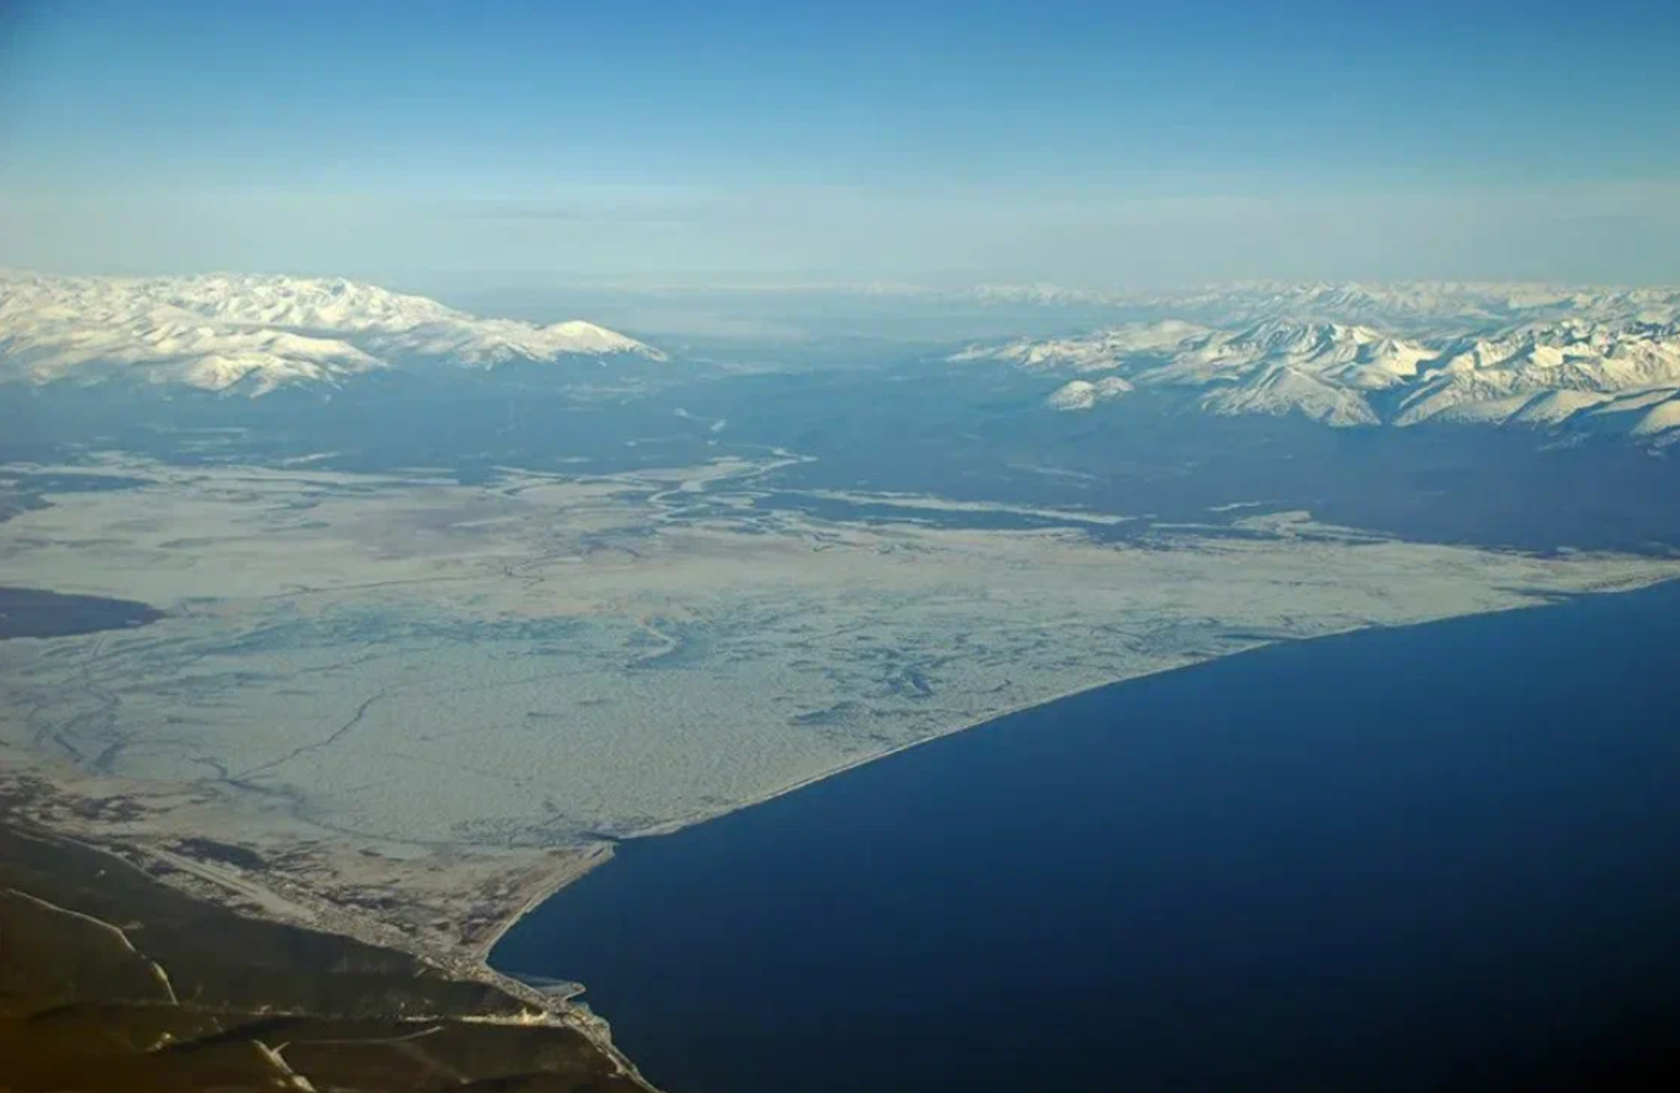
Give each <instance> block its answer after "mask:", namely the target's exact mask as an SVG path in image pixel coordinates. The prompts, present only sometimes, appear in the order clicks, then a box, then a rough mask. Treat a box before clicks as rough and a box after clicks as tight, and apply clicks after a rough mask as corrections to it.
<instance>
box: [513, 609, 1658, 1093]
mask: <svg viewBox="0 0 1680 1093" xmlns="http://www.w3.org/2000/svg"><path fill="white" fill-rule="evenodd" d="M493 959H494V963H495V965H496V966H497V967H499V968H502V969H505V970H509V971H515V972H528V973H537V974H542V975H547V976H553V977H560V978H568V979H577V980H581V981H582V982H584V983H586V984H588V986H589V993H588V995H587V996H586V998H587V1000H588V1001H589V1002H590V1003H591V1004H592V1005H593V1006H594V1007H595V1009H596V1010H597V1011H598V1012H600V1013H602V1014H603V1015H604V1016H606V1017H607V1018H608V1019H609V1020H610V1021H611V1023H612V1026H613V1031H614V1037H615V1039H616V1040H617V1042H618V1043H619V1044H620V1046H622V1047H623V1048H624V1049H625V1050H626V1051H627V1052H628V1053H629V1054H630V1055H631V1057H632V1058H634V1059H636V1060H637V1062H638V1063H639V1064H640V1065H641V1067H642V1069H643V1071H644V1073H645V1074H647V1076H648V1077H649V1078H650V1079H651V1080H653V1081H654V1082H655V1083H657V1084H660V1085H661V1086H662V1087H664V1088H665V1089H667V1090H669V1091H670V1093H769V1091H772V1090H773V1091H776V1093H790V1091H793V1093H828V1091H834V1093H839V1091H845V1093H858V1091H896V1090H963V1091H992V1090H997V1091H1005V1090H1007V1091H1010V1093H1048V1091H1059V1090H1081V1091H1084V1090H1107V1089H1139V1090H1243V1091H1249V1090H1283V1089H1288V1090H1306V1089H1311V1090H1426V1089H1429V1090H1435V1089H1535V1088H1580V1089H1588V1088H1611V1087H1626V1086H1628V1085H1631V1084H1633V1083H1634V1077H1635V1075H1639V1074H1641V1073H1643V1074H1646V1075H1648V1074H1650V1073H1651V1072H1652V1070H1653V1069H1654V1068H1659V1067H1661V1068H1667V1070H1668V1072H1669V1074H1670V1075H1671V1076H1672V1075H1673V1074H1674V1073H1675V1072H1676V1071H1675V1064H1676V1061H1677V1060H1676V1055H1675V1051H1676V1049H1675V1048H1673V1047H1670V1046H1668V1045H1669V1044H1671V1043H1673V1042H1675V1041H1676V1040H1677V1039H1680V1037H1677V1036H1676V1035H1675V1030H1677V1029H1680V1024H1677V1023H1676V1022H1677V1021H1680V584H1677V585H1669V586H1663V587H1659V588H1655V589H1650V590H1646V591H1643V592H1639V593H1634V594H1629V595H1622V596H1608V597H1599V598H1591V599H1585V600H1579V601H1576V602H1573V603H1570V604H1567V605H1563V606H1558V607H1549V608H1544V609H1540V610H1532V611H1524V612H1516V613H1510V614H1505V615H1496V616H1486V617H1481V618H1471V619H1461V620H1455V621H1451V622H1444V623H1437V624H1432V625H1427V626H1420V627H1412V628H1406V629H1395V630H1387V631H1376V632H1367V633H1363V634H1355V635H1349V636H1345V637H1337V638H1330V639H1324V640H1320V641H1313V642H1304V643H1298V644H1293V645H1286V646H1279V647H1274V648H1271V649H1265V650H1260V651H1257V652H1254V653H1250V654H1245V655H1242V656H1237V657H1231V658H1228V659H1225V660H1222V661H1218V662H1214V663H1210V664H1204V665H1201V666H1198V667H1195V668H1190V669H1185V670H1182V671H1177V672H1171V673H1167V674H1163V675H1159V676H1154V677H1151V678H1148V679H1143V680H1137V681H1133V682H1129V683H1124V684H1118V685H1115V686H1112V687H1108V688H1104V689H1102V690H1099V691H1094V692H1090V693H1087V694H1085V695H1081V696H1077V697H1074V698H1070V699H1066V700H1063V701H1060V702H1055V703H1051V704H1049V705H1046V706H1042V707H1039V708H1037V709H1033V710H1029V711H1026V712H1024V713H1020V714H1016V715H1013V716H1010V717H1005V718H1001V719H999V720H997V721H995V722H992V723H990V724H988V725H985V726H982V727H980V728H978V729H974V730H971V731H969V732H966V733H961V734H958V735H956V736H952V737H949V738H946V739H944V740H940V741H937V742H935V743H932V744H929V745H926V746H924V747H921V748H916V749H913V750H911V751H908V752H904V753H901V754H899V755H896V756H893V757H890V758H888V759H885V760H882V761H880V762H877V763H873V764H869V765H866V766H864V767H861V768H858V769H856V770H854V771H851V772H848V773H846V774H843V775H840V776H838V777H835V778H833V779H830V780H828V781H825V782H822V783H819V784H817V785H814V786H811V787H809V788H807V789H804V790H801V791H799V792H797V793H794V794H791V795H789V796H787V797H783V798H780V799H778V800H775V801H771V802H769V803H766V804H764V805H760V806H758V807H755V808H752V809H748V810H746V811H743V812H739V813H735V814H733V815H730V816H726V817H723V818H722V819H719V820H716V821H713V822H710V823H706V824H702V825H700V826H697V827H694V828H690V829H688V830H686V831H682V832H679V833H677V834H675V835H671V836H667V837H662V838H656V839H645V840H636V841H632V842H629V843H627V844H625V845H623V846H622V847H620V850H619V854H618V856H617V858H616V859H615V860H614V861H613V862H611V863H610V864H609V865H607V866H606V867H604V868H602V869H600V870H598V871H596V872H595V873H593V874H590V875H589V876H586V877H585V878H583V879H582V880H581V881H579V882H578V883H577V884H575V885H573V886H571V887H569V888H567V889H565V890H563V891H561V892H560V893H558V894H557V895H556V896H554V897H553V898H552V899H551V900H550V901H549V902H548V903H546V904H544V905H543V906H542V907H540V908H539V909H538V910H536V911H535V912H534V913H532V914H531V915H529V916H528V917H527V918H526V919H525V920H524V921H522V922H521V923H520V924H519V925H518V926H517V927H516V928H515V929H514V930H513V931H512V932H510V933H509V934H508V935H507V937H506V939H505V940H504V941H503V942H502V943H501V945H500V946H499V947H498V948H497V950H496V952H495V954H494V958H493ZM1677 1087H1680V1086H1677Z"/></svg>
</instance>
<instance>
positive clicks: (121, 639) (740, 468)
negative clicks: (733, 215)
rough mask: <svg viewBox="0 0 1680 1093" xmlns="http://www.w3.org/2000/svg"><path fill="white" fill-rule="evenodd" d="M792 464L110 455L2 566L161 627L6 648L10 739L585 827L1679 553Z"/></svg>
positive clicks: (223, 789)
mask: <svg viewBox="0 0 1680 1093" xmlns="http://www.w3.org/2000/svg"><path fill="white" fill-rule="evenodd" d="M796 458H797V457H796V456H793V455H788V454H781V455H777V456H766V457H765V458H764V459H763V460H759V461H750V460H747V459H743V458H732V459H725V460H719V461H717V462H714V463H708V464H704V465H699V466H692V467H672V468H668V469H665V470H655V471H638V472H635V473H628V474H618V475H594V476H589V475H578V476H561V475H552V474H534V473H525V472H517V471H509V472H507V473H506V475H505V476H504V477H503V478H502V479H501V480H499V481H497V482H495V483H493V484H491V485H487V486H462V485H457V484H453V483H451V482H447V481H444V480H439V479H431V478H427V477H425V476H423V475H396V474H393V475H388V476H367V475H349V474H341V473H329V472H325V471H318V470H313V469H311V468H309V467H308V466H301V467H291V468H268V469H260V468H244V467H231V466H229V467H218V468H205V467H197V468H190V469H179V468H170V467H166V466H161V465H157V464H152V463H147V462H143V461H140V460H137V459H133V458H129V457H119V458H114V459H113V460H112V461H111V462H110V463H109V464H108V465H106V466H105V467H104V468H103V469H106V470H109V471H112V472H119V473H121V474H123V475H128V476H135V477H139V478H142V479H145V480H146V482H147V483H148V484H147V485H145V486H143V487H141V488H138V489H128V490H120V491H112V492H88V493H76V494H64V495H59V496H56V497H54V498H53V499H52V501H53V503H52V506H51V507H47V508H42V509H38V510H36V511H32V512H26V513H22V514H20V515H18V516H16V517H14V518H13V519H12V520H10V521H9V522H8V523H7V524H6V525H5V527H6V532H7V534H6V536H5V538H4V539H3V540H0V585H5V584H15V585H26V586H32V587H44V588H53V589H56V590H58V591H63V592H84V593H94V594H104V595H114V596H121V597H126V598H133V599H140V600H144V601H146V602H148V603H151V604H154V605H157V606H160V607H164V608H167V609H168V610H169V611H170V612H171V614H170V615H169V617H167V618H165V619H164V620H162V621H160V622H157V623H154V624H152V625H150V626H147V627H144V628H142V629H138V630H132V631H117V632H107V633H101V634H93V635H87V636H83V637H74V638H60V639H53V640H34V639H19V640H10V641H6V642H0V680H4V695H5V699H4V701H5V706H6V716H5V717H4V718H0V725H3V728H0V742H3V743H4V744H5V745H7V747H6V749H5V750H6V754H7V755H9V756H13V757H17V756H20V755H24V754H37V755H39V756H41V757H42V759H43V761H52V762H63V761H66V760H68V761H71V762H73V763H74V764H76V765H77V766H78V767H79V768H80V769H82V770H83V771H85V772H86V773H87V774H88V775H90V776H97V777H101V778H115V779H128V780H130V781H134V780H140V781H145V782H149V783H152V784H165V785H183V786H190V787H192V790H193V792H195V793H198V794H203V795H211V796H214V797H215V798H216V799H219V800H222V801H225V802H226V803H227V804H228V805H229V806H230V807H231V810H232V811H233V812H235V813H242V814H256V813H263V812H265V811H266V812H267V813H268V814H271V815H272V814H273V813H274V812H275V810H276V809H280V810H283V811H284V812H285V813H286V814H287V815H286V820H287V822H288V823H290V824H294V825H299V824H301V825H302V826H301V829H303V830H307V831H313V832H315V834H316V836H317V837H319V838H321V839H324V840H329V841H333V840H336V841H339V842H342V841H344V840H351V841H354V840H374V841H378V842H380V843H381V844H383V845H390V844H408V845H412V846H413V847H415V848H416V849H417V850H425V851H426V852H432V851H435V850H437V849H438V848H446V849H448V850H449V852H451V853H457V852H471V851H475V850H477V851H483V852H499V851H501V850H505V849H506V848H508V847H520V846H527V847H528V846H577V845H580V844H585V843H588V842H590V841H591V840H592V839H595V838H597V837H598V836H599V835H600V834H602V833H609V834H628V833H634V832H645V831H652V830H658V829H661V828H663V827H668V826H670V825H674V824H681V823H685V822H689V821H692V820H694V819H697V818H700V817H704V816H708V815H713V814H716V813H719V812H722V811H726V810H729V809H731V808H734V807H737V806H739V805H741V804H743V803H745V802H749V801H753V800H756V799H759V798H762V797H764V796H766V795H769V794H773V793H776V792H779V791H781V790H784V789H786V788H788V787H791V786H794V785H797V784H800V783H802V782H805V781H808V780H810V779H813V778H818V777H821V776H823V775H825V774H827V773H831V772H833V771H835V770H837V769H839V768H842V767H844V766H847V765H849V764H852V763H856V762H859V761H862V760H864V759H867V758H870V757H872V756H877V755H880V754H883V753H885V752H887V751H890V750H892V749H894V748H898V747H902V746H905V745H909V744H912V743H915V742H917V741H920V740H925V739H928V738H931V737H934V736H937V735H939V734H942V733H948V732H951V731H954V730H957V729H960V728H963V727H965V726H967V725H971V724H974V723H976V722H978V721H982V720H985V719H988V718H990V717H993V716H995V715H997V714H1000V713H1002V712H1005V711H1007V710H1011V709H1015V708H1019V707H1022V706H1026V705H1031V704H1034V703H1038V702H1043V701H1045V700H1047V699H1050V698H1052V697H1055V696H1057V695H1061V694H1065V693H1068V692H1071V691H1075V690H1078V689H1081V688H1086V687H1091V686H1095V685H1098V684H1102V683H1106V682H1109V681H1113V680H1117V679H1124V678H1128V677H1132V676H1137V675H1141V674H1144V673H1148V672H1154V671H1160V670H1162V669H1166V668H1171V667H1175V666H1179V665H1184V664H1189V663H1193V662H1195V661H1199V660H1204V659H1207V658H1210V657H1216V656H1220V655H1224V654H1228V653H1231V652H1235V651H1237V650H1239V649H1242V648H1246V647H1251V646H1253V645H1255V644H1258V643H1260V642H1263V641H1266V640H1271V639H1274V638H1276V639H1284V638H1297V637H1309V636H1314V635H1320V634H1328V633H1332V632H1337V631H1344V630H1349V629H1355V628H1359V627H1364V626H1373V625H1393V624H1401V623H1412V622H1420V621H1424V620H1428V619H1435V618H1442V617H1446V616H1450V615H1457V614H1466V613H1473V612H1482V611H1492V610H1501V609H1506V608H1512V607H1520V606H1524V605H1529V604H1534V603H1537V602H1541V601H1543V600H1544V599H1546V598H1547V597H1548V596H1550V595H1553V594H1556V593H1561V592H1575V591H1582V590H1587V589H1602V588H1618V587H1629V586H1634V585H1638V584H1642V583H1646V582H1649V581H1652V580H1656V579H1660V578H1664V577H1669V576H1673V575H1675V574H1677V573H1680V562H1676V561H1674V560H1671V559H1639V558H1627V557H1617V556H1599V555H1589V554H1576V555H1568V556H1560V557H1553V558H1541V557H1534V556H1528V555H1517V554H1508V553H1499V552H1492V551H1484V550H1478V549H1472V548H1467V547H1455V546H1440V545H1424V544H1415V543H1403V542H1398V541H1393V540H1388V539H1385V538H1382V537H1380V536H1375V535H1370V534H1366V533H1361V532H1355V531H1351V530H1348V529H1338V528H1333V527H1325V526H1323V525H1320V524H1318V523H1315V522H1314V521H1313V520H1312V519H1311V518H1310V516H1308V515H1307V514H1304V513H1268V514H1265V515H1258V516H1253V517H1248V518H1243V517H1242V516H1241V515H1240V513H1239V514H1235V518H1236V519H1237V520H1238V524H1237V530H1239V531H1240V532H1242V534H1241V535H1237V536H1232V535H1230V534H1229V531H1230V530H1231V529H1230V528H1229V527H1225V528H1221V529H1210V530H1217V531H1222V532H1224V534H1213V533H1209V534H1204V533H1203V532H1202V531H1200V530H1199V529H1198V528H1196V527H1194V526H1179V527H1175V528H1172V529H1164V530H1160V531H1158V532H1157V533H1155V534H1153V536H1152V537H1151V538H1150V539H1149V540H1148V541H1146V542H1144V543H1136V542H1134V543H1132V544H1129V545H1128V544H1117V543H1105V542H1101V541H1098V540H1097V539H1096V538H1095V537H1092V536H1089V535H1087V534H1085V533H1084V530H1082V527H1081V525H1082V524H1088V521H1089V518H1088V517H1087V516H1085V515H1084V514H1079V513H1068V514H1065V515H1066V516H1067V518H1068V522H1067V526H1065V527H1051V528H1041V529H1039V530H1031V531H1026V530H976V529H974V528H972V527H966V528H965V527H939V526H931V525H930V524H929V522H927V521H925V520H913V519H911V517H912V516H915V515H919V514H924V513H927V512H938V511H949V512H952V513H966V512H970V511H972V510H974V509H975V508H976V505H977V503H975V502H951V501H948V500H944V499H940V498H917V497H913V496H907V495H903V494H894V495H855V499H856V500H858V501H859V502H863V501H872V502H875V503H877V504H880V503H889V504H890V505H891V506H895V507H902V508H903V509H904V510H905V511H906V517H907V518H906V520H905V522H903V523H896V522H891V521H888V522H880V521H879V520H874V521H872V522H869V523H862V522H859V523H851V522H847V521H845V520H835V519H821V518H817V517H814V516H812V515H809V514H808V513H805V512H800V511H790V510H785V509H774V508H771V509H766V508H763V507H758V504H757V503H758V502H761V501H763V500H764V498H765V497H766V496H767V492H766V490H765V489H764V488H763V487H761V485H760V479H761V478H762V476H763V475H764V473H765V472H766V470H768V469H769V468H771V467H773V466H775V465H777V464H785V463H786V461H787V460H791V459H796ZM83 469H86V468H85V467H84V468H83ZM839 496H840V495H833V498H831V499H837V498H838V497H839ZM847 496H854V495H847ZM980 507H982V508H983V507H984V506H980ZM1031 511H1033V512H1035V513H1036V514H1037V515H1039V516H1041V517H1043V518H1046V519H1052V518H1055V517H1056V516H1057V511H1056V510H1050V509H1043V510H1031ZM1232 516H1233V514H1225V516H1224V517H1223V519H1229V518H1232ZM1213 521H1214V515H1213V514H1210V523H1212V522H1213Z"/></svg>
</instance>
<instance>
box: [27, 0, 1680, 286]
mask: <svg viewBox="0 0 1680 1093" xmlns="http://www.w3.org/2000/svg"><path fill="white" fill-rule="evenodd" d="M1677 51H1680V5H1676V4H1664V3H1657V2H1645V3H1630V2H1627V0H1601V2H1599V3H1595V4H1593V5H1590V6H1589V5H1583V4H1563V3H1557V2H1555V0H1533V2H1530V3H1523V4H1518V3H1504V2H1478V0H1460V2H1456V3H1444V2H1440V0H1418V2H1415V3H1393V4H1380V3H1369V4H1344V3H1329V2H1326V0H1279V2H1274V3H1237V2H1233V0H1226V2H1223V3H1209V2H1205V0H1184V2H1179V3H1170V4H1169V3H1149V4H1136V3H1128V2H1125V0H1114V2H1110V3H1085V2H1067V0H1045V2H1040V3H1036V4H1024V3H962V4H958V3H949V2H944V0H930V2H925V3H921V4H917V5H905V4H888V3H877V2H875V0H861V2H853V3H847V4H837V3H820V4H809V5H806V4H797V3H766V2H761V0H718V2H715V3H711V4H698V3H676V2H669V0H643V2H636V0H628V2H620V3H593V4H587V5H585V4H570V3H547V4H538V3H497V2H493V0H486V2H482V3H477V4H464V3H463V4H427V3H418V2H414V3H404V4H394V3H367V2H362V3H358V2H355V0H345V2H344V3H338V4H320V5H314V4H308V3H290V4H283V5H257V4H251V5H240V4H228V3H225V2H222V3H149V4H148V3H115V2H97V0H57V2H52V3H47V2H35V0H5V2H4V3H3V4H0V119H3V120H0V263H5V264H12V265H19V266H27V267H37V268H49V269H77V270H88V271H107V270H109V271H117V270H121V271H154V270H155V271H177V270H192V269H204V268H232V269H265V270H269V269H283V270H292V271H298V272H310V273H343V274H346V275H353V276H368V277H375V278H380V279H385V280H397V281H401V282H403V283H408V284H416V285H424V284H427V283H432V282H437V283H451V284H461V285H475V286H485V285H494V284H498V283H506V284H508V285H510V286H512V285H533V284H543V283H576V282H580V281H610V282H617V283H629V284H644V285H646V284H668V283H680V284H728V283H745V282H754V283H757V282H764V283H788V282H806V281H828V280H847V281H849V280H887V281H912V282H934V283H943V282H961V281H1028V280H1052V281H1059V282H1065V283H1069V284H1079V285H1089V286H1093V287H1122V286H1136V285H1147V284H1178V283H1184V282H1187V281H1206V280H1222V279H1229V278H1237V277H1262V276H1275V277H1287V278H1316V277H1336V278H1340V277H1361V278H1401V277H1442V278H1504V277H1536V278H1551V279H1572V280H1615V281H1677V280H1680V139H1676V138H1675V135H1674V131H1675V123H1676V119H1680V73H1677V66H1676V64H1675V62H1674V57H1675V56H1676V53H1677Z"/></svg>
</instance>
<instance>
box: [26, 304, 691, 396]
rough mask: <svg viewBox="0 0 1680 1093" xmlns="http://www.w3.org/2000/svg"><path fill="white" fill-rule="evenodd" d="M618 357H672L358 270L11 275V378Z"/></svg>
mask: <svg viewBox="0 0 1680 1093" xmlns="http://www.w3.org/2000/svg"><path fill="white" fill-rule="evenodd" d="M615 354H628V355H634V356H639V357H645V358H648V359H652V360H663V359H664V355H663V354H661V353H660V352H659V351H658V350H655V349H652V348H650V347H649V346H646V345H643V344H642V343H641V342H638V341H636V340H634V339H632V338H627V337H625V336H624V335H622V334H617V333H614V332H613V331H611V330H607V329H604V328H602V327H599V326H595V325H593V324H591V323H585V322H576V321H574V322H564V323H555V324H553V325H549V326H543V325H539V324H536V323H530V322H524V321H520V320H515V319H484V318H479V317H477V316H474V315H470V314H467V313H466V312H463V311H457V310H455V309H453V308H450V307H447V306H445V305H443V304H441V303H438V302H437V301H436V300H431V299H427V298H426V297H423V296H410V295H404V294H402V293H396V292H390V291H387V290H385V289H382V288H379V287H377V286H374V285H366V284H359V283H356V282H352V281H344V280H321V279H313V278H301V277H281V276H270V277H247V276H226V275H213V276H202V277H153V278H106V277H46V276H38V275H29V274H9V275H0V382H6V381H22V382H28V383H36V384H40V383H49V382H53V381H57V380H69V381H73V382H81V383H96V382H100V381H102V380H105V379H111V378H116V377H125V378H130V379H137V380H141V381H144V382H148V383H154V384H185V385H188V386H192V387H198V388H203V389H207V390H216V391H221V390H229V389H233V388H238V389H239V390H241V391H246V392H248V393H250V394H253V395H259V394H263V393H266V392H268V391H271V390H273V389H275V388H276V387H280V386H285V385H288V384H295V383H318V384H336V383H339V382H341V381H342V380H343V379H344V378H346V377H349V376H353V375H356V374H358V373H363V372H368V371H372V370H374V369H380V368H388V367H392V366H393V365H398V364H400V363H402V361H403V360H404V359H405V358H413V357H425V358H437V359H440V360H446V361H450V362H453V363H457V364H463V365H473V366H479V367H491V366H494V365H497V364H501V363H505V362H508V361H514V360H528V361H554V360H558V359H560V358H562V357H567V356H574V355H582V356H594V357H602V356H608V355H615Z"/></svg>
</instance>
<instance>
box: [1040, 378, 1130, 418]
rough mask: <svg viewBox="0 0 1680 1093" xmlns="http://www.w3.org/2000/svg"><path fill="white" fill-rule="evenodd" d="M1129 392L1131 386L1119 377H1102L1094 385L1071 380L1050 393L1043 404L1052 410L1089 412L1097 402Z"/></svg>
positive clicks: (1083, 381)
mask: <svg viewBox="0 0 1680 1093" xmlns="http://www.w3.org/2000/svg"><path fill="white" fill-rule="evenodd" d="M1130 390H1132V385H1131V384H1130V383H1127V382H1126V381H1125V380H1123V379H1121V378H1120V377H1119V376H1104V377H1103V378H1102V379H1100V380H1097V381H1096V382H1094V383H1093V382H1092V381H1090V380H1071V381H1069V382H1068V383H1065V384H1063V385H1062V386H1060V387H1058V388H1057V389H1056V390H1055V391H1053V392H1051V394H1050V397H1049V398H1047V399H1045V400H1044V402H1045V405H1046V406H1049V407H1050V408H1051V409H1052V410H1089V409H1090V408H1091V407H1093V406H1095V405H1096V404H1097V403H1099V402H1106V401H1108V400H1109V399H1112V398H1119V397H1120V396H1121V395H1123V394H1125V393H1126V392H1127V391H1130Z"/></svg>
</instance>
